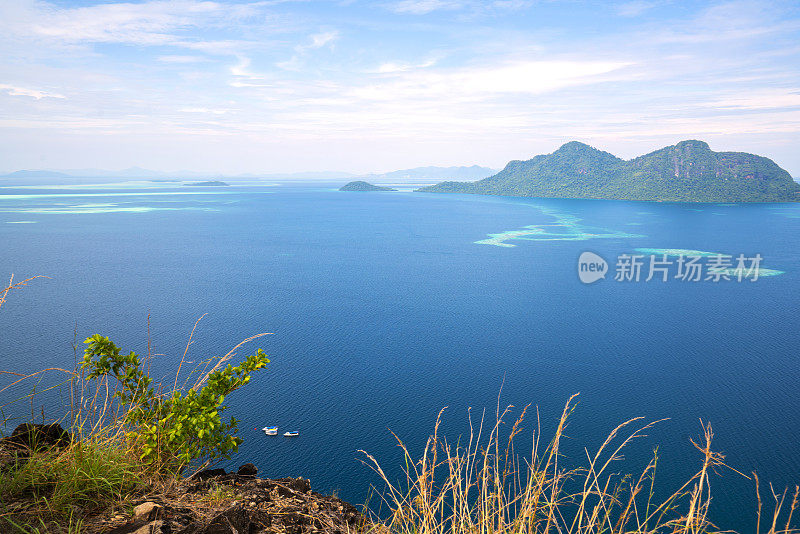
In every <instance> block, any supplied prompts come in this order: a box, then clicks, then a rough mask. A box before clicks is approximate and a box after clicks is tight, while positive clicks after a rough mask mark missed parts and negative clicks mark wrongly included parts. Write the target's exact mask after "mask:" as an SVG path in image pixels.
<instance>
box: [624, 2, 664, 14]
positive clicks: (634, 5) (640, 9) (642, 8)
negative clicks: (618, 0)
mask: <svg viewBox="0 0 800 534" xmlns="http://www.w3.org/2000/svg"><path fill="white" fill-rule="evenodd" d="M657 5H658V2H648V1H647V0H633V1H632V2H625V3H623V4H618V5H617V6H616V11H617V14H618V15H620V16H622V17H638V16H639V15H641V14H643V13H645V12H646V11H649V10H651V9H653V8H654V7H656V6H657Z"/></svg>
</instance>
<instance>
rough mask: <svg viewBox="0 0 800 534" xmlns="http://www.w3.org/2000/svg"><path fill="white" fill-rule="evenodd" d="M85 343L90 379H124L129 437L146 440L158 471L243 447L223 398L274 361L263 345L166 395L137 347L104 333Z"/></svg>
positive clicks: (146, 454)
mask: <svg viewBox="0 0 800 534" xmlns="http://www.w3.org/2000/svg"><path fill="white" fill-rule="evenodd" d="M84 343H85V344H86V345H88V346H87V348H86V350H85V351H84V352H85V354H84V357H83V363H82V364H81V365H82V367H83V368H84V369H86V370H87V371H88V375H87V376H86V379H87V380H97V379H100V378H102V377H107V376H109V375H110V376H111V377H113V378H115V379H116V380H117V381H118V382H119V388H118V390H117V391H116V393H115V396H116V397H117V398H118V399H119V401H120V403H121V404H122V406H123V407H124V408H125V410H126V411H125V416H124V421H123V422H124V424H125V425H126V426H127V427H128V436H129V437H130V438H132V439H133V440H135V441H137V442H138V443H139V444H140V445H141V449H140V450H141V454H140V455H141V459H142V460H144V461H145V462H147V463H149V464H151V465H154V466H156V467H157V468H158V469H159V470H179V469H181V468H183V467H185V466H186V465H187V464H188V463H190V462H192V461H193V460H197V459H201V458H203V459H209V460H214V459H219V458H229V457H230V455H231V454H232V453H234V452H236V451H237V450H238V447H239V444H240V443H241V441H242V440H241V438H238V437H236V436H235V435H234V434H235V432H236V429H237V423H238V421H237V420H236V419H234V418H233V417H231V419H230V420H229V421H227V422H225V421H223V420H222V412H224V410H225V406H223V405H222V403H223V402H224V401H225V397H226V396H227V395H228V394H230V393H231V392H233V391H235V390H236V389H238V388H240V387H241V386H243V385H244V384H247V383H248V382H249V381H250V374H251V373H252V372H253V371H255V370H257V369H261V368H262V367H265V366H266V364H267V363H269V360H268V359H267V357H266V355H265V354H264V353H263V352H262V351H261V349H258V351H257V352H256V354H253V355H251V356H249V357H248V358H246V359H245V361H244V362H242V363H241V364H240V365H238V366H236V367H234V366H232V365H230V364H228V365H227V367H224V368H221V369H217V368H216V367H215V368H214V369H212V371H211V372H209V373H208V374H207V375H205V377H204V379H203V380H200V381H199V382H198V384H196V385H195V387H193V388H191V389H189V390H186V391H182V390H179V389H177V388H176V389H174V390H173V391H171V392H170V393H167V394H163V395H161V394H158V393H157V392H156V391H155V390H154V388H153V381H152V379H151V378H150V377H149V376H148V375H147V373H146V372H145V371H144V370H143V369H142V362H141V361H140V359H139V356H138V355H137V354H136V353H135V352H130V353H129V354H127V355H125V354H122V352H121V350H120V348H119V347H117V346H116V345H115V344H114V343H113V342H111V341H110V340H109V339H108V338H107V337H103V336H101V335H99V334H96V335H94V336H92V337H90V338H88V339H86V341H84ZM220 363H221V362H220ZM218 366H219V365H218ZM176 383H177V382H176Z"/></svg>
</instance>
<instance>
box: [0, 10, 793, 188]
mask: <svg viewBox="0 0 800 534" xmlns="http://www.w3.org/2000/svg"><path fill="white" fill-rule="evenodd" d="M798 67H800V3H798V2H795V1H791V2H780V1H779V2H766V1H757V2H749V1H733V2H677V1H675V2H670V1H658V0H652V1H651V0H634V1H622V2H618V3H614V2H603V1H579V0H573V1H525V0H496V1H474V0H385V1H383V0H378V1H371V2H366V1H357V0H350V1H329V2H319V1H291V0H285V1H280V0H275V1H269V0H268V1H204V0H164V1H161V0H159V1H144V2H134V1H131V2H107V1H106V2H98V1H65V0H54V1H38V0H0V170H3V171H11V170H16V169H23V168H28V169H30V168H48V169H70V168H85V167H94V168H109V169H121V168H126V167H131V166H141V167H146V168H152V169H157V170H165V171H175V170H180V169H186V170H194V171H210V172H222V173H229V174H230V173H244V172H264V173H267V172H291V171H309V170H342V171H350V172H371V171H390V170H394V169H400V168H408V167H416V166H422V165H472V164H479V165H487V166H492V167H498V168H499V167H502V166H504V165H505V163H506V162H507V161H509V160H511V159H527V158H529V157H531V156H533V155H535V154H539V153H545V152H551V151H553V150H554V149H556V148H557V147H558V146H559V145H561V144H562V143H564V142H566V141H569V140H573V139H576V140H580V141H583V142H586V143H589V144H591V145H593V146H596V147H598V148H601V149H603V150H608V151H610V152H612V153H614V154H616V155H618V156H620V157H625V158H630V157H633V156H636V155H639V154H642V153H646V152H649V151H651V150H655V149H657V148H660V147H662V146H666V145H669V144H674V143H675V142H677V141H680V140H682V139H703V140H705V141H708V142H709V143H710V144H711V147H712V148H713V149H715V150H740V151H747V152H754V153H758V154H762V155H765V156H768V157H771V158H772V159H774V160H775V161H776V162H777V163H778V164H779V165H781V166H782V167H784V168H785V169H787V170H789V171H790V172H791V173H792V174H793V175H794V176H800V150H798V147H800V68H798Z"/></svg>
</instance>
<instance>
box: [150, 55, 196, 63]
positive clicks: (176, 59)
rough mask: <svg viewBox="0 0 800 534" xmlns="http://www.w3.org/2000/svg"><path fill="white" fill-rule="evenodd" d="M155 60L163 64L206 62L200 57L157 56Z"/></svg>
mask: <svg viewBox="0 0 800 534" xmlns="http://www.w3.org/2000/svg"><path fill="white" fill-rule="evenodd" d="M157 60H158V61H161V62H163V63H202V62H204V61H207V60H206V58H204V57H200V56H159V57H158V58H157Z"/></svg>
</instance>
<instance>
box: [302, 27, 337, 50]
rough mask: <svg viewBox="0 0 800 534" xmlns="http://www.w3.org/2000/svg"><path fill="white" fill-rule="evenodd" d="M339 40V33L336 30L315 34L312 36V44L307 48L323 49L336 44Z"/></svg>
mask: <svg viewBox="0 0 800 534" xmlns="http://www.w3.org/2000/svg"><path fill="white" fill-rule="evenodd" d="M338 38H339V32H338V31H336V30H333V31H328V32H321V33H315V34H314V35H312V36H311V44H309V45H307V46H306V48H322V47H323V46H325V45H328V44H330V43H332V42H334V41H335V40H336V39H338Z"/></svg>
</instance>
